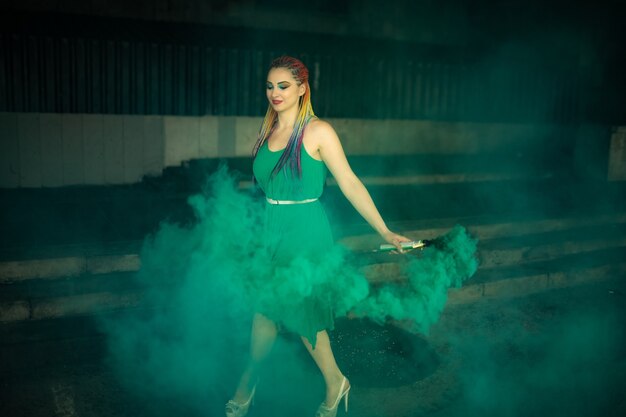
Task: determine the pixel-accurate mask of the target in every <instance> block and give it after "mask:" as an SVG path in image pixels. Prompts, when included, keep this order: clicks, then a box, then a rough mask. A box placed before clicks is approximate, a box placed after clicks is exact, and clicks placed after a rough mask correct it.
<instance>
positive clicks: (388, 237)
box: [380, 230, 411, 253]
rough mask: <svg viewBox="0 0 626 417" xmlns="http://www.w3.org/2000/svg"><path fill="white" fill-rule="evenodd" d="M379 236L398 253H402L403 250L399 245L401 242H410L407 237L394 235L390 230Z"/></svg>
mask: <svg viewBox="0 0 626 417" xmlns="http://www.w3.org/2000/svg"><path fill="white" fill-rule="evenodd" d="M380 235H381V236H382V238H383V239H385V241H386V242H387V243H390V244H392V245H393V246H395V247H396V249H397V251H398V253H404V250H402V245H401V243H402V242H410V241H411V239H409V238H408V237H406V236H402V235H399V234H397V233H394V232H392V231H391V230H388V231H386V232H384V233H381V234H380Z"/></svg>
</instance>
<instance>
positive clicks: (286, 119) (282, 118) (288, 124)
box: [276, 107, 298, 130]
mask: <svg viewBox="0 0 626 417" xmlns="http://www.w3.org/2000/svg"><path fill="white" fill-rule="evenodd" d="M297 116H298V108H297V107H294V108H292V109H288V110H285V111H282V112H279V113H278V122H277V125H276V129H279V130H284V129H293V126H294V125H295V124H296V118H297Z"/></svg>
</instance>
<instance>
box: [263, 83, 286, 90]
mask: <svg viewBox="0 0 626 417" xmlns="http://www.w3.org/2000/svg"><path fill="white" fill-rule="evenodd" d="M290 86H291V83H290V82H287V81H281V82H279V83H278V88H279V89H281V90H286V89H287V88H289V87H290ZM267 89H268V90H272V89H274V86H273V85H272V83H270V82H268V83H267Z"/></svg>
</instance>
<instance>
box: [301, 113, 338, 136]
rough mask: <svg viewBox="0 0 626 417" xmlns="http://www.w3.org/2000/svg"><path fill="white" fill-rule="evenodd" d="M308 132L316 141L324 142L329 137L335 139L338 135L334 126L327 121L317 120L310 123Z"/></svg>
mask: <svg viewBox="0 0 626 417" xmlns="http://www.w3.org/2000/svg"><path fill="white" fill-rule="evenodd" d="M307 130H308V132H307V133H309V134H310V135H311V136H313V137H314V138H315V139H316V140H324V138H327V137H329V136H330V137H335V136H337V133H335V129H333V126H332V125H331V124H330V123H328V122H327V121H325V120H322V119H318V118H315V119H313V120H311V121H310V122H309V125H308V128H307Z"/></svg>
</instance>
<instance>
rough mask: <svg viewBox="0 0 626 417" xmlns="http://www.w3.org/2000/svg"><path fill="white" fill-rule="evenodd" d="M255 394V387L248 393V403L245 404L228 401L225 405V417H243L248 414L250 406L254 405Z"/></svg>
mask: <svg viewBox="0 0 626 417" xmlns="http://www.w3.org/2000/svg"><path fill="white" fill-rule="evenodd" d="M255 392H256V385H255V386H254V387H253V388H252V392H251V393H250V397H248V401H246V402H245V403H241V404H240V403H238V402H236V401H235V400H229V401H228V402H227V403H226V409H225V411H226V417H244V416H245V415H246V414H248V409H249V408H250V404H254V394H255Z"/></svg>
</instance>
